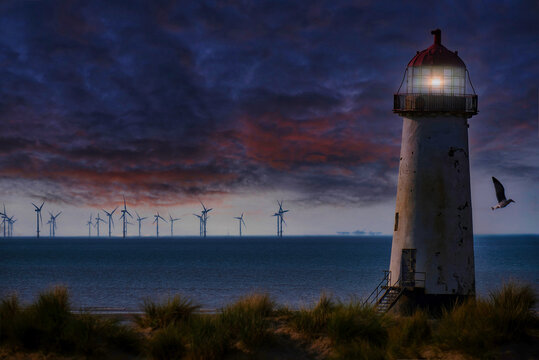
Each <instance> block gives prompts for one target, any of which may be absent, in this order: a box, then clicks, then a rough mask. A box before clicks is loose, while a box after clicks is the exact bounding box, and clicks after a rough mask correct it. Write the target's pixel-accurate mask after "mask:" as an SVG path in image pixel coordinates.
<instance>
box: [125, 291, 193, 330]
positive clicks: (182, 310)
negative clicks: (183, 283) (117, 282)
mask: <svg viewBox="0 0 539 360" xmlns="http://www.w3.org/2000/svg"><path fill="white" fill-rule="evenodd" d="M199 308H200V306H199V305H196V304H193V302H192V301H191V300H188V299H185V298H182V297H180V296H179V295H176V296H174V297H173V298H171V299H168V300H166V301H165V302H163V303H161V304H159V303H155V302H153V301H151V300H149V299H146V300H144V304H143V306H142V310H143V311H144V315H142V316H138V317H137V318H136V319H135V321H136V323H137V324H138V325H139V326H140V327H143V328H146V327H150V328H152V329H153V330H155V329H162V328H165V327H167V326H169V325H178V324H180V323H181V322H185V321H186V320H188V319H189V318H190V317H191V315H192V314H193V313H194V312H195V311H197V310H198V309H199Z"/></svg>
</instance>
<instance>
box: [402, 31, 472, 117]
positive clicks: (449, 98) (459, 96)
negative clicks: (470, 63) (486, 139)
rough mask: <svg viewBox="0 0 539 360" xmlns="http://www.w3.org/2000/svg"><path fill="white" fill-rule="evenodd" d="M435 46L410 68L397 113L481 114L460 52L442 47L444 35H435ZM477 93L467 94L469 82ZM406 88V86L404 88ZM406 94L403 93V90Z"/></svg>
mask: <svg viewBox="0 0 539 360" xmlns="http://www.w3.org/2000/svg"><path fill="white" fill-rule="evenodd" d="M431 34H433V35H434V43H433V44H432V45H431V46H430V47H429V48H427V49H425V50H423V51H418V52H417V54H416V55H415V56H414V57H413V59H412V60H410V62H409V63H408V66H407V67H406V70H405V73H404V77H403V80H402V83H401V86H400V88H399V91H398V92H397V94H395V97H394V108H393V111H394V112H395V113H401V114H403V113H404V114H406V113H410V112H412V113H415V114H416V115H417V114H418V112H425V111H426V112H428V113H432V112H437V113H439V112H448V113H451V114H454V115H464V116H466V117H471V116H473V115H475V114H477V95H476V94H475V91H474V89H473V85H472V84H471V81H470V76H469V73H468V71H467V70H466V65H465V64H464V62H463V61H462V59H461V58H460V57H459V56H458V52H457V51H455V52H453V51H450V50H448V49H447V48H446V47H445V46H443V45H442V32H441V30H440V29H436V30H434V31H432V32H431ZM467 82H468V83H469V84H470V87H471V90H473V92H474V93H473V94H466V83H467ZM403 85H404V86H403ZM403 89H404V90H405V91H401V90H403Z"/></svg>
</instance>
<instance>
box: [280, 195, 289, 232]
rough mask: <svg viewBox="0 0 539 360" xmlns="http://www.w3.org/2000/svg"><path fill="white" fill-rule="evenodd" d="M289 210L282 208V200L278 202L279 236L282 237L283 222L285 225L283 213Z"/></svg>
mask: <svg viewBox="0 0 539 360" xmlns="http://www.w3.org/2000/svg"><path fill="white" fill-rule="evenodd" d="M289 211H290V210H283V201H281V202H279V218H280V222H281V234H280V237H283V223H284V224H285V225H286V221H284V216H283V215H284V213H287V212H289Z"/></svg>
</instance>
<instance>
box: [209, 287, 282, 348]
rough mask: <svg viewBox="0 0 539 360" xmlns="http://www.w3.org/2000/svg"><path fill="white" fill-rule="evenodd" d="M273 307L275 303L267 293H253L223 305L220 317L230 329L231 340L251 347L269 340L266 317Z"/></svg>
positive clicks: (268, 322)
mask: <svg viewBox="0 0 539 360" xmlns="http://www.w3.org/2000/svg"><path fill="white" fill-rule="evenodd" d="M274 307H275V303H274V302H273V301H272V300H271V299H270V297H269V296H268V295H267V294H253V295H250V296H246V297H243V298H241V299H240V300H238V301H237V302H236V303H234V304H232V305H229V306H227V307H225V308H224V309H223V311H222V313H221V315H220V318H221V321H222V322H223V324H224V326H225V327H226V328H228V330H229V331H230V334H231V337H232V340H235V341H237V342H239V343H240V346H243V347H245V348H247V349H252V348H254V347H257V346H261V345H263V344H264V343H267V342H268V341H271V338H272V336H271V334H270V332H269V326H270V321H269V319H268V317H269V316H270V315H272V313H273V309H274Z"/></svg>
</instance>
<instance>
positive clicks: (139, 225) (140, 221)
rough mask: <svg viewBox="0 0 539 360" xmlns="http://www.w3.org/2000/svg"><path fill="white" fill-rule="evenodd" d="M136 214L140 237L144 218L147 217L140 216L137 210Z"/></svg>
mask: <svg viewBox="0 0 539 360" xmlns="http://www.w3.org/2000/svg"><path fill="white" fill-rule="evenodd" d="M135 214H136V215H137V221H138V237H141V235H140V229H141V224H142V220H144V219H147V217H142V218H141V217H140V215H139V214H138V212H136V211H135Z"/></svg>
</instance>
